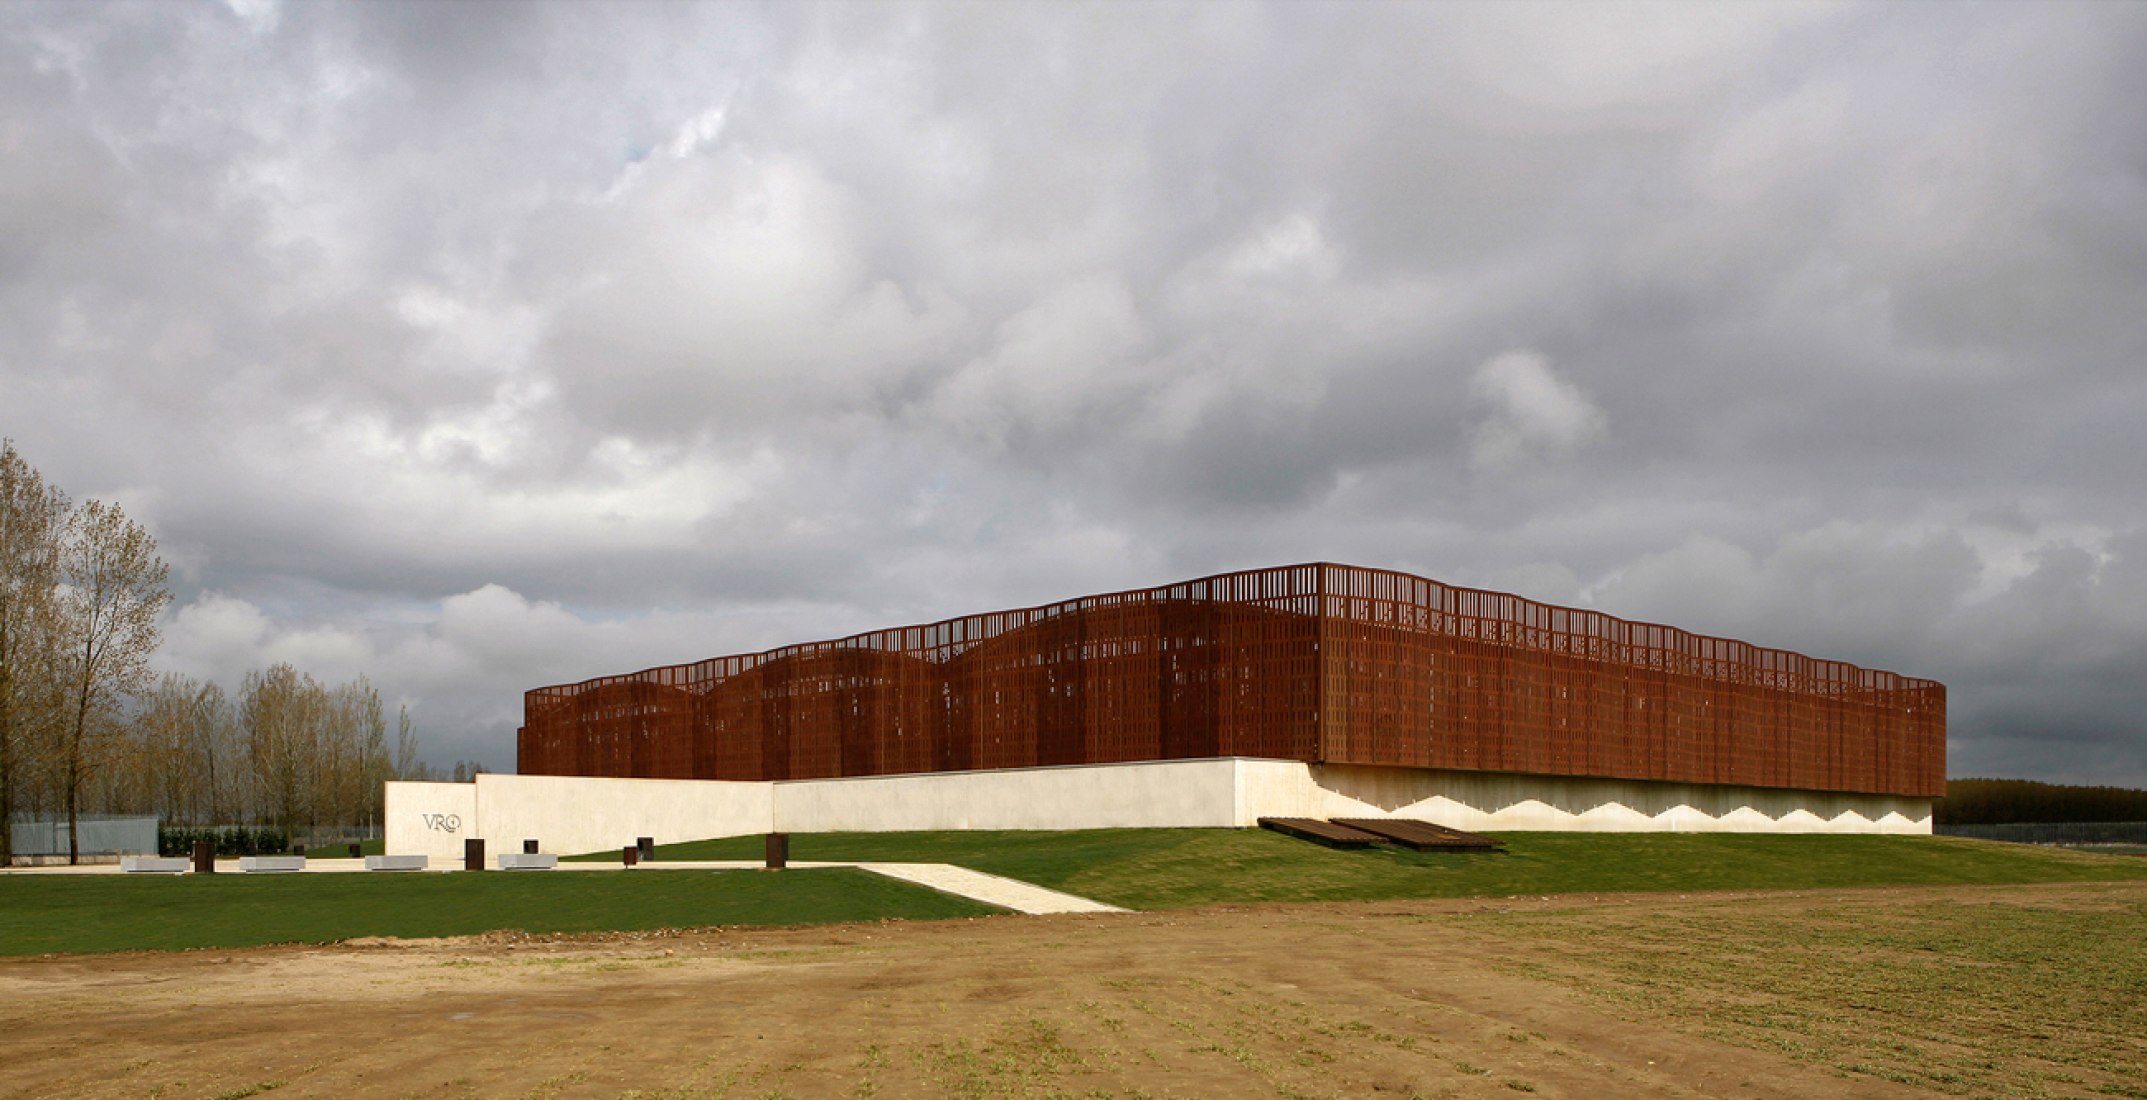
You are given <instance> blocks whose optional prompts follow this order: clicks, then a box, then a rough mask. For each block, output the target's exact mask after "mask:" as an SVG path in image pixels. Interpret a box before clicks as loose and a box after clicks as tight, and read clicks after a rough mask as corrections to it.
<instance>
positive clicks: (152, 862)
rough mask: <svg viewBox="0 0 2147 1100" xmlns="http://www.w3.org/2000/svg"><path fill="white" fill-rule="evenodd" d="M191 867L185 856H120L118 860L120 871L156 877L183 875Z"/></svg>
mask: <svg viewBox="0 0 2147 1100" xmlns="http://www.w3.org/2000/svg"><path fill="white" fill-rule="evenodd" d="M192 866H193V863H192V862H191V861H189V860H188V859H187V858H186V857H185V856H122V857H120V860H119V869H120V870H122V871H140V872H146V873H149V874H157V875H178V874H184V873H186V869H187V868H189V867H192Z"/></svg>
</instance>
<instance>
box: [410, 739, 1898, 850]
mask: <svg viewBox="0 0 2147 1100" xmlns="http://www.w3.org/2000/svg"><path fill="white" fill-rule="evenodd" d="M1262 817H1322V818H1324V817H1415V818H1422V819H1424V820H1426V821H1433V822H1437V823H1438V824H1441V825H1449V826H1452V827H1454V828H1459V829H1469V830H1474V831H1482V832H1503V831H1515V830H1519V831H1527V830H1570V831H1581V832H1792V833H1820V832H1835V833H1841V832H1853V833H1929V832H1930V831H1931V803H1930V800H1928V799H1910V798H1894V797H1890V796H1884V795H1853V794H1829V793H1820V792H1809V791H1781V790H1767V789H1756V788H1740V787H1711V786H1697V785H1693V784H1682V783H1648V782H1631V781H1623V780H1610V779H1576V778H1562V777H1556V776H1532V775H1501V774H1495V773H1489V772H1452V771H1430V770H1425V769H1420V768H1375V767H1361V766H1356V765H1340V764H1332V765H1308V764H1303V763H1299V762H1296V761H1289V760H1252V759H1244V758H1232V759H1220V760H1166V761H1155V762H1150V763H1139V764H1091V765H1075V766H1069V767H1056V768H1010V769H1006V770H1003V771H988V772H941V773H932V774H924V775H889V776H871V777H860V778H854V779H805V780H790V781H785V782H779V783H735V782H718V781H705V780H684V779H583V778H576V777H569V776H543V775H480V776H478V777H477V782H475V783H390V784H388V791H387V825H388V827H387V838H388V851H389V852H391V853H395V854H417V853H423V854H425V855H427V856H431V857H432V858H433V860H434V865H435V866H455V865H459V861H460V860H461V858H462V842H463V840H464V839H466V838H468V837H473V836H474V837H481V838H483V839H484V840H485V841H486V845H487V855H488V856H492V855H498V854H499V853H502V852H519V851H521V850H522V841H523V840H525V839H535V840H536V841H537V842H538V844H539V845H540V847H541V848H542V850H543V851H545V852H551V853H557V854H561V855H569V854H573V853H577V852H596V851H615V850H617V849H618V848H620V847H622V846H624V845H627V844H632V843H633V842H634V839H635V838H636V837H642V836H652V837H655V838H656V840H657V842H658V843H660V844H666V843H671V842H674V841H681V840H700V839H704V838H708V837H719V836H740V835H746V834H752V833H765V832H774V831H781V832H792V833H822V832H903V831H909V830H920V829H1104V828H1167V827H1195V828H1198V827H1210V828H1222V827H1229V826H1241V827H1243V826H1251V825H1254V824H1256V823H1257V822H1258V820H1259V819H1260V818H1262Z"/></svg>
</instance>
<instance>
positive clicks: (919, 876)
mask: <svg viewBox="0 0 2147 1100" xmlns="http://www.w3.org/2000/svg"><path fill="white" fill-rule="evenodd" d="M444 862H445V861H435V863H434V864H433V866H432V867H431V868H429V870H431V871H434V872H439V871H451V870H460V868H459V867H456V866H442V863H444ZM761 866H762V863H761V861H760V860H757V859H698V860H659V861H657V862H653V863H644V864H642V865H641V866H639V867H635V868H631V870H633V871H634V872H635V873H636V874H642V873H646V872H650V871H751V870H757V869H759V868H760V867H761ZM790 866H792V867H795V868H797V869H799V870H809V869H812V868H817V867H856V868H858V869H859V870H864V871H870V872H872V873H873V874H875V875H885V876H887V877H888V878H892V879H900V880H902V881H903V882H910V883H915V884H916V885H919V886H924V887H928V888H930V889H933V890H938V891H939V892H941V893H944V894H953V895H956V896H957V897H965V898H969V899H972V900H974V901H981V902H983V903H985V904H986V905H996V906H998V907H999V908H1001V909H1011V910H1013V911H1014V912H1016V913H1124V912H1128V910H1125V909H1120V908H1119V907H1117V906H1115V905H1105V904H1104V903H1103V902H1100V901H1095V900H1093V899H1090V898H1084V897H1076V896H1075V895H1073V894H1063V893H1060V892H1059V891H1057V890H1050V889H1046V888H1044V887H1042V886H1038V885H1036V884H1035V883H1030V882H1022V881H1020V880H1019V879H1011V878H1004V877H1002V876H999V875H988V874H985V873H984V872H982V871H972V870H970V869H969V868H967V867H957V866H955V865H954V864H952V863H821V862H813V861H800V860H792V861H791V862H790ZM557 869H558V870H561V871H625V870H629V868H627V867H625V866H624V865H622V864H620V863H619V862H618V861H617V860H604V861H601V862H588V863H579V862H577V863H568V862H561V863H560V864H559V866H558V868H557ZM8 870H9V871H10V872H12V873H15V874H46V875H51V874H60V875H116V874H119V873H121V872H120V868H119V865H118V864H116V863H98V864H84V865H82V866H79V867H15V868H9V869H8ZM216 870H217V872H218V873H219V874H234V875H235V874H241V873H242V872H241V871H240V870H239V861H238V860H235V859H219V860H217V861H216ZM364 871H365V861H364V860H362V859H309V860H307V861H306V867H305V870H304V871H303V872H297V873H302V874H308V875H333V874H346V873H350V872H357V873H363V872H364ZM256 873H264V872H256ZM265 873H268V874H291V873H293V872H288V871H284V872H265ZM380 873H382V874H391V873H402V874H408V873H410V872H385V871H384V872H380Z"/></svg>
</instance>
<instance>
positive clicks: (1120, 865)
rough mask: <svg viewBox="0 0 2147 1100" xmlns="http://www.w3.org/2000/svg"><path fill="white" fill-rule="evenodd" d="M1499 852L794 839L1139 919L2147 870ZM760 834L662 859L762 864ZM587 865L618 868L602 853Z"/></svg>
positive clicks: (1961, 856)
mask: <svg viewBox="0 0 2147 1100" xmlns="http://www.w3.org/2000/svg"><path fill="white" fill-rule="evenodd" d="M1501 839H1503V840H1505V841H1506V845H1507V847H1506V850H1505V851H1503V852H1497V853H1466V854H1464V853H1453V854H1445V853H1434V852H1410V851H1404V850H1402V849H1398V848H1390V847H1386V846H1383V845H1382V846H1380V847H1376V848H1370V849H1365V850H1361V851H1334V850H1331V849H1327V848H1322V847H1319V846H1317V845H1314V844H1309V843H1307V842H1305V841H1302V840H1292V839H1290V838H1288V837H1284V836H1281V835H1279V834H1276V833H1272V832H1268V831H1267V830H1264V829H1095V830H1086V831H1081V832H1065V833H1046V832H937V833H799V834H794V835H793V836H792V837H791V838H790V858H791V859H792V860H802V861H811V860H888V861H896V862H917V863H954V864H959V865H961V866H964V867H971V868H975V869H976V870H979V871H989V872H991V873H993V874H999V875H1005V876H1007V877H1009V878H1017V879H1021V880H1023V881H1026V882H1034V883H1037V884H1038V885H1042V886H1049V887H1052V888H1054V889H1059V890H1065V891H1067V892H1069V893H1074V894H1080V895H1082V896H1084V897H1091V898H1096V899H1098V900H1100V901H1107V902H1111V903H1113V904H1116V905H1124V906H1127V907H1129V908H1135V909H1159V908H1169V907H1173V906H1184V905H1202V904H1207V903H1210V902H1229V901H1357V900H1370V899H1381V898H1422V897H1466V896H1476V895H1507V894H1569V893H1596V892H1614V891H1702V890H1754V889H1810V888H1821V887H1834V886H1893V885H1929V884H1978V883H2026V882H2075V881H2093V880H2106V879H2127V878H2147V860H2143V859H2139V858H2137V857H2124V856H2104V855H2089V854H2083V853H2079V852H2072V851H2063V850H2057V849H2049V848H2036V847H2030V846H2028V845H2021V844H2002V843H1998V842H1995V841H1981V840H1965V839H1960V838H1955V837H1909V836H1779V835H1774V836H1769V835H1755V834H1737V833H1712V834H1700V833H1506V834H1503V835H1502V837H1501ZM761 852H762V840H761V838H760V837H758V836H746V837H730V838H725V839H721V840H708V841H700V842H696V843H688V844H671V845H659V846H658V847H657V850H656V858H657V859H658V860H664V859H758V858H759V857H760V855H761ZM575 858H588V859H617V858H618V855H617V853H601V854H596V855H591V856H586V857H575Z"/></svg>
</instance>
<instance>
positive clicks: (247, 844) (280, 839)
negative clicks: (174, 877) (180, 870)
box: [157, 825, 290, 856]
mask: <svg viewBox="0 0 2147 1100" xmlns="http://www.w3.org/2000/svg"><path fill="white" fill-rule="evenodd" d="M289 839H290V838H289V837H288V836H286V835H285V834H284V831H283V830H282V829H278V828H276V827H274V826H272V825H163V826H159V827H158V828H157V852H158V853H159V854H162V855H167V856H186V855H192V854H194V842H195V841H197V840H206V841H208V842H209V843H211V844H214V845H216V854H217V855H220V856H262V855H275V854H276V853H278V852H281V851H283V850H284V848H285V846H286V844H287V843H288V841H289Z"/></svg>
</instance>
